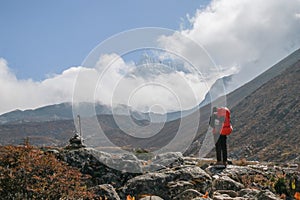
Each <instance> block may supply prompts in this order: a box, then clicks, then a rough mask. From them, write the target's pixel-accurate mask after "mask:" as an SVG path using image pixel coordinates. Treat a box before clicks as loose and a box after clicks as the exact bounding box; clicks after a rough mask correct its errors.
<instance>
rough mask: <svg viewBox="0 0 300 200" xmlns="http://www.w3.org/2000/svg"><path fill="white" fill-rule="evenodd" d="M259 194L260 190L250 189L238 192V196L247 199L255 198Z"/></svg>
mask: <svg viewBox="0 0 300 200" xmlns="http://www.w3.org/2000/svg"><path fill="white" fill-rule="evenodd" d="M258 193H259V190H257V189H250V188H246V189H242V190H240V191H239V192H238V196H240V197H245V198H247V197H248V198H250V197H254V196H256V195H257V194H258Z"/></svg>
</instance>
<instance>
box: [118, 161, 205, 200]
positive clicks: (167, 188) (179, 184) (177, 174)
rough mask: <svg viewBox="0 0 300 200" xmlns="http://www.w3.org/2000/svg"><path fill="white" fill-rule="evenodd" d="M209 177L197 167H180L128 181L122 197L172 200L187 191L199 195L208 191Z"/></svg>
mask: <svg viewBox="0 0 300 200" xmlns="http://www.w3.org/2000/svg"><path fill="white" fill-rule="evenodd" d="M210 185H211V177H210V176H209V175H208V174H207V173H206V172H205V171H204V170H202V169H201V168H200V167H198V166H181V167H176V168H170V169H165V170H161V171H159V172H152V173H148V174H144V175H140V176H137V177H134V178H133V179H130V180H129V181H128V182H127V183H126V184H125V186H124V187H123V190H122V193H123V196H125V195H126V194H130V195H138V196H139V195H143V194H153V195H158V196H160V197H162V198H163V199H166V200H167V199H173V198H174V197H176V196H177V195H179V194H180V193H182V192H184V191H186V190H187V189H195V190H197V191H199V192H201V193H205V192H206V191H209V190H210Z"/></svg>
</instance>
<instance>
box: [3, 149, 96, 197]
mask: <svg viewBox="0 0 300 200" xmlns="http://www.w3.org/2000/svg"><path fill="white" fill-rule="evenodd" d="M84 179H85V177H84V176H83V175H82V174H81V173H80V172H79V171H78V170H76V169H75V168H72V167H70V166H68V165H67V164H66V163H64V162H61V161H59V160H57V159H56V157H55V156H54V155H53V154H49V153H44V152H43V151H41V150H40V149H38V148H34V147H32V146H28V145H27V146H25V147H21V146H18V147H16V146H5V147H0V196H1V197H6V198H7V199H92V198H93V195H92V194H91V193H90V192H88V191H87V188H86V186H85V185H84V184H83V183H84Z"/></svg>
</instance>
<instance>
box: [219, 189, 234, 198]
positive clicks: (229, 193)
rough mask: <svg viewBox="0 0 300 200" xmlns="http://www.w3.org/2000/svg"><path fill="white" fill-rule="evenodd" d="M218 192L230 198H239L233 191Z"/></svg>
mask: <svg viewBox="0 0 300 200" xmlns="http://www.w3.org/2000/svg"><path fill="white" fill-rule="evenodd" d="M216 192H218V193H220V194H227V195H229V196H230V197H233V198H235V197H238V196H239V195H238V193H237V192H235V191H233V190H217V191H216Z"/></svg>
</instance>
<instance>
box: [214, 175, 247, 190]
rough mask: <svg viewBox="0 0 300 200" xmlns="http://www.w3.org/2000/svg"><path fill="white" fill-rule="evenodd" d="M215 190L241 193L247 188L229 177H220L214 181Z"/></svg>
mask: <svg viewBox="0 0 300 200" xmlns="http://www.w3.org/2000/svg"><path fill="white" fill-rule="evenodd" d="M213 188H214V189H215V190H233V191H239V190H241V189H243V188H245V186H244V185H243V184H241V183H239V182H237V181H235V180H233V179H231V178H229V177H228V176H218V177H216V178H215V180H214V181H213Z"/></svg>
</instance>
